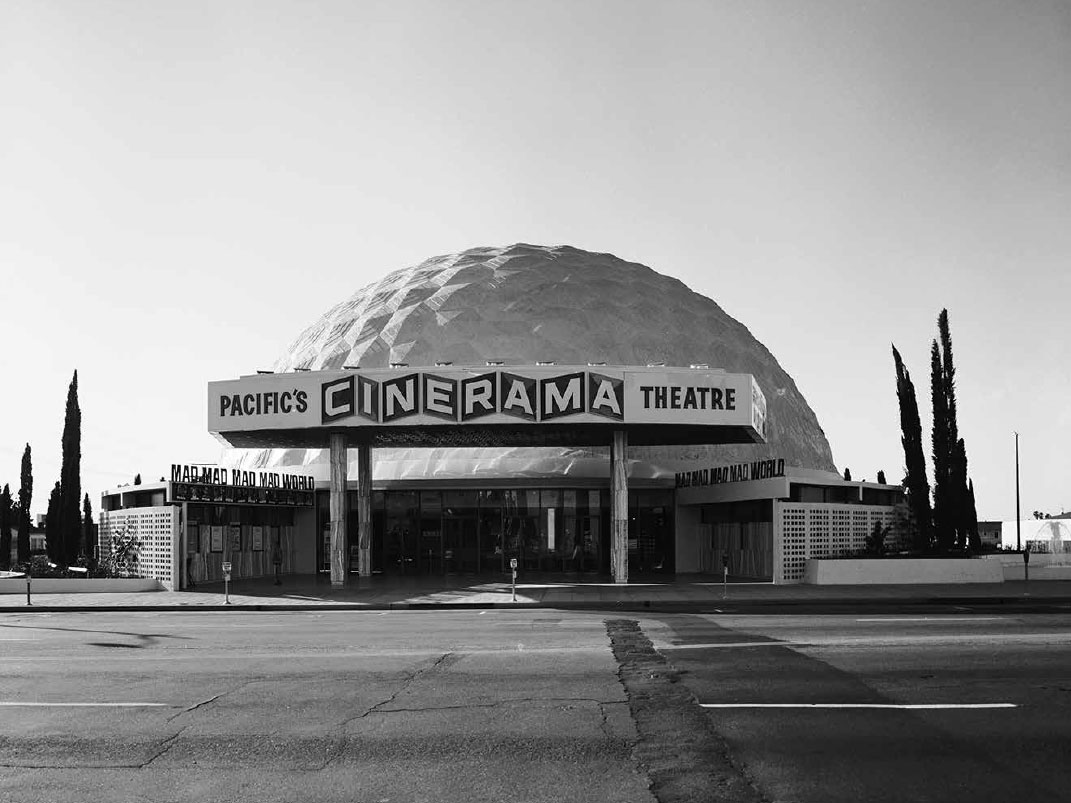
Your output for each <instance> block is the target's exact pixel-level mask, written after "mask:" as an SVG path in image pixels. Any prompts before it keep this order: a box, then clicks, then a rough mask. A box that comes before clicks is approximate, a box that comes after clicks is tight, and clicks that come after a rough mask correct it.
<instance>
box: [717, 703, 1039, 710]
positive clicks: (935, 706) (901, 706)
mask: <svg viewBox="0 0 1071 803" xmlns="http://www.w3.org/2000/svg"><path fill="white" fill-rule="evenodd" d="M699 705H700V706H702V707H703V708H867V709H870V708H879V709H898V710H905V711H934V710H957V709H979V708H1018V707H1019V706H1018V705H1017V704H1016V703H700V704H699Z"/></svg>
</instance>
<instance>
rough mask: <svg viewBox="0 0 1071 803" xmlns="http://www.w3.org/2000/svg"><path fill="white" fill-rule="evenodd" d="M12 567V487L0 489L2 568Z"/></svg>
mask: <svg viewBox="0 0 1071 803" xmlns="http://www.w3.org/2000/svg"><path fill="white" fill-rule="evenodd" d="M10 568H11V488H10V487H8V485H7V483H4V490H3V491H0V569H10Z"/></svg>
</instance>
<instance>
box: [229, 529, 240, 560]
mask: <svg viewBox="0 0 1071 803" xmlns="http://www.w3.org/2000/svg"><path fill="white" fill-rule="evenodd" d="M230 544H231V553H232V554H233V553H235V552H241V551H242V526H241V525H240V524H232V525H231V526H230Z"/></svg>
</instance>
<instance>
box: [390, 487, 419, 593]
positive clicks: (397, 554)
mask: <svg viewBox="0 0 1071 803" xmlns="http://www.w3.org/2000/svg"><path fill="white" fill-rule="evenodd" d="M385 499H386V517H385V518H386V521H385V525H386V526H385V532H384V533H383V569H384V571H386V572H388V573H390V574H416V573H417V568H418V565H417V556H418V553H419V549H420V547H419V541H418V538H417V531H418V528H419V522H418V519H417V495H416V491H388V492H387V494H386V498H385Z"/></svg>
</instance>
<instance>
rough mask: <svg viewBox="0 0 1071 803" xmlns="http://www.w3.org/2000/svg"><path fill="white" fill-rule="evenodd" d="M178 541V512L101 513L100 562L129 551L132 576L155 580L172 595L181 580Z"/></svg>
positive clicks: (156, 509) (164, 508)
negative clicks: (179, 579) (115, 551)
mask: <svg viewBox="0 0 1071 803" xmlns="http://www.w3.org/2000/svg"><path fill="white" fill-rule="evenodd" d="M178 537H179V510H178V508H174V507H168V506H162V507H135V508H127V509H126V510H102V511H101V513H100V526H99V535H98V543H99V544H100V560H101V561H102V562H103V561H105V560H107V559H108V558H110V557H111V556H112V552H113V550H115V549H125V550H127V552H128V558H129V560H128V565H129V566H130V567H131V571H132V572H133V575H132V576H136V577H153V578H155V579H157V580H159V581H160V583H161V584H162V585H163V586H164V587H165V588H167V589H168V590H170V591H173V590H175V587H176V581H177V579H178V554H179V550H178ZM135 558H136V560H135Z"/></svg>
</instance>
